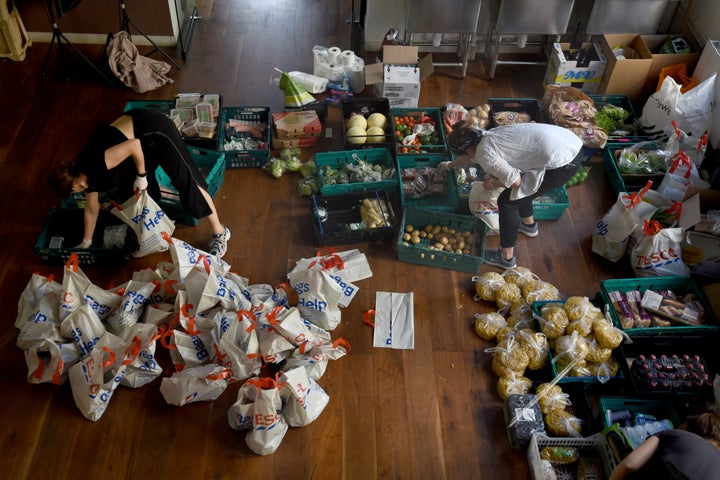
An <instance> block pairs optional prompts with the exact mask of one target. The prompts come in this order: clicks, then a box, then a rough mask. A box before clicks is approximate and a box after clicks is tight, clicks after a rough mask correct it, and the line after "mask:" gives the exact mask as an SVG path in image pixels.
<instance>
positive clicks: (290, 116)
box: [272, 110, 322, 140]
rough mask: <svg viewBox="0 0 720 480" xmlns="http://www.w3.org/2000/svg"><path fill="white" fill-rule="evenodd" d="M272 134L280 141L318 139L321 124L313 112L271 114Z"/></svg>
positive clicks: (320, 132)
mask: <svg viewBox="0 0 720 480" xmlns="http://www.w3.org/2000/svg"><path fill="white" fill-rule="evenodd" d="M272 120H273V125H272V133H273V136H275V137H277V138H278V139H280V140H283V139H289V138H307V137H319V136H320V135H321V134H322V124H321V123H320V119H318V116H317V112H315V110H294V111H290V112H279V113H273V114H272Z"/></svg>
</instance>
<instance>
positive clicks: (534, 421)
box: [503, 393, 545, 448]
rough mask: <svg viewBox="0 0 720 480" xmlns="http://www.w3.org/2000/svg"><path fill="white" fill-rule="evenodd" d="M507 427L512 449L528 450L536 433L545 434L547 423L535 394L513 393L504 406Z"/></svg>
mask: <svg viewBox="0 0 720 480" xmlns="http://www.w3.org/2000/svg"><path fill="white" fill-rule="evenodd" d="M503 413H504V415H505V425H506V428H507V431H508V438H509V439H510V446H511V447H512V448H526V447H527V446H528V444H529V443H530V439H531V438H532V435H533V434H534V433H545V423H544V422H543V415H542V412H541V411H540V405H539V404H538V403H537V397H536V396H535V395H533V394H530V393H528V394H520V395H519V394H514V393H511V394H510V395H508V397H507V398H506V399H505V402H504V404H503Z"/></svg>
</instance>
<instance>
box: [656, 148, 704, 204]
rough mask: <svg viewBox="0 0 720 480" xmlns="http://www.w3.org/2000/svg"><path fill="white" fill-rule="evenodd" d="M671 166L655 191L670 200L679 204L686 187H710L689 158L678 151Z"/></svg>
mask: <svg viewBox="0 0 720 480" xmlns="http://www.w3.org/2000/svg"><path fill="white" fill-rule="evenodd" d="M671 160H672V164H671V165H670V167H669V168H668V169H667V171H666V172H665V175H664V176H663V179H662V182H661V183H660V185H659V186H658V188H657V190H658V192H659V193H661V194H662V195H664V196H666V197H667V198H669V199H670V200H673V201H676V202H681V201H682V200H683V198H685V192H687V189H688V187H692V186H695V187H698V188H708V187H709V186H710V185H709V184H708V183H707V182H706V181H704V180H703V179H701V178H700V174H699V173H698V169H697V167H696V166H695V164H694V163H693V162H692V160H691V159H690V157H689V156H688V155H687V154H686V153H685V152H684V151H682V150H681V151H679V152H678V153H676V154H675V155H673V157H672V159H671Z"/></svg>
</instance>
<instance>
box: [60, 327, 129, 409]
mask: <svg viewBox="0 0 720 480" xmlns="http://www.w3.org/2000/svg"><path fill="white" fill-rule="evenodd" d="M127 347H128V345H127V343H126V342H125V341H124V340H123V339H121V338H120V337H116V336H115V335H113V334H112V333H110V332H105V334H104V335H103V336H102V338H101V339H100V341H99V342H98V343H97V345H95V348H93V350H92V351H91V352H90V354H89V355H87V356H86V357H85V358H83V359H82V360H81V361H80V362H78V363H76V364H75V365H73V366H72V367H71V368H70V372H69V379H70V386H71V387H72V394H73V399H74V400H75V405H77V407H78V408H79V409H80V412H81V413H82V414H83V416H84V417H85V418H87V419H88V420H92V421H93V422H94V421H97V420H99V419H100V417H102V415H103V413H105V410H106V409H107V406H108V402H110V398H112V395H113V393H114V392H115V390H116V389H117V387H118V385H120V382H122V379H123V377H124V376H125V373H126V372H127V366H128V364H129V363H131V362H132V361H133V360H134V356H133V354H132V352H131V351H130V350H129V349H128V348H127Z"/></svg>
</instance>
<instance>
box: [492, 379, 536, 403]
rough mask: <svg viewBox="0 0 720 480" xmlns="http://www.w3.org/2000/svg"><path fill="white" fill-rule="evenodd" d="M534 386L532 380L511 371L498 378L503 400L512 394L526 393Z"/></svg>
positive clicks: (498, 387) (499, 390) (499, 391)
mask: <svg viewBox="0 0 720 480" xmlns="http://www.w3.org/2000/svg"><path fill="white" fill-rule="evenodd" d="M531 387H532V380H530V379H529V378H527V377H524V376H522V375H516V374H514V373H511V374H510V375H505V376H502V377H500V378H498V382H497V391H498V393H499V394H500V397H502V399H503V400H507V398H508V396H510V395H511V394H515V395H525V394H526V393H528V392H529V391H530V388H531Z"/></svg>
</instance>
